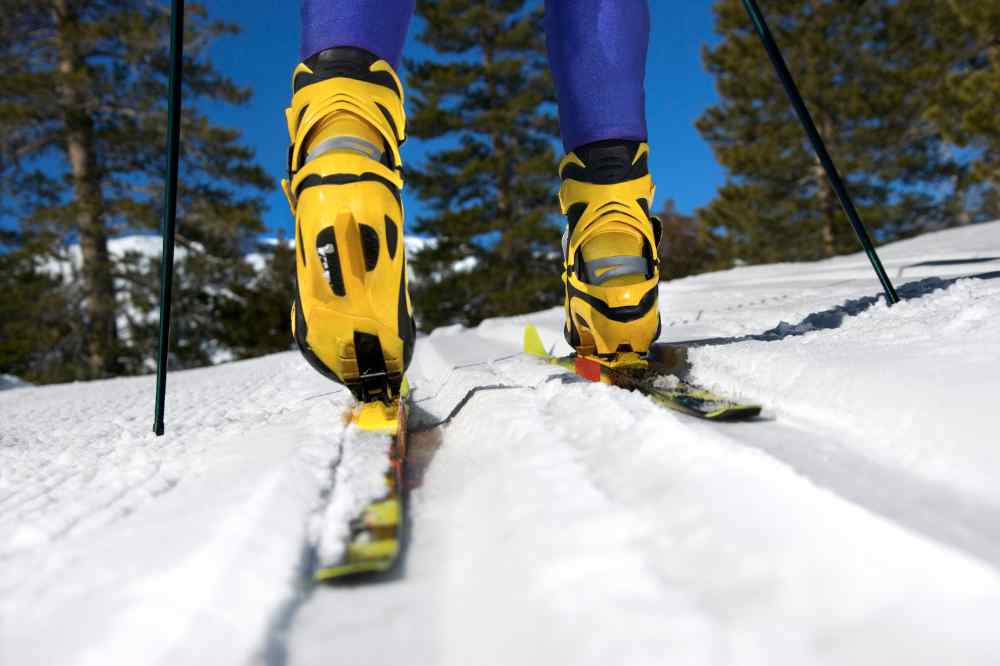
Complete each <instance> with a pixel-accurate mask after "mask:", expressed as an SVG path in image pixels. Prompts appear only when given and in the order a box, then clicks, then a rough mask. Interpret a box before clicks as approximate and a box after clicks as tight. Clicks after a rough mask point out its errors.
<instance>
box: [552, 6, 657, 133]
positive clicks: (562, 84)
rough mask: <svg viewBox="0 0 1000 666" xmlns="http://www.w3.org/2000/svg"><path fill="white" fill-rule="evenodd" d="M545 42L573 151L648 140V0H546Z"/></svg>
mask: <svg viewBox="0 0 1000 666" xmlns="http://www.w3.org/2000/svg"><path fill="white" fill-rule="evenodd" d="M545 43H546V47H547V49H548V54H549V66H550V67H551V69H552V76H553V78H554V79H555V84H556V93H557V95H558V98H559V125H560V130H561V132H562V140H563V147H564V148H565V149H566V151H567V152H569V151H572V150H575V149H577V148H579V147H580V146H583V145H585V144H588V143H592V142H594V141H601V140H604V139H629V140H633V141H645V140H646V108H645V106H646V99H645V98H646V94H645V89H644V81H643V79H644V78H645V74H646V51H647V49H648V47H649V6H648V4H647V0H545Z"/></svg>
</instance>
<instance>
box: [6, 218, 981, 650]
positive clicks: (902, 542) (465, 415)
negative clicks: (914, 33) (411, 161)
mask: <svg viewBox="0 0 1000 666" xmlns="http://www.w3.org/2000/svg"><path fill="white" fill-rule="evenodd" d="M881 254H882V256H883V259H884V260H885V263H886V268H887V270H888V272H889V274H890V276H891V277H892V278H893V279H894V280H895V281H896V283H897V287H898V289H899V291H900V294H901V295H902V296H903V297H904V300H903V302H901V303H900V304H898V305H896V306H893V307H891V308H889V307H887V306H886V305H885V303H884V301H883V300H881V298H880V296H879V287H878V283H877V282H876V281H875V280H874V278H873V277H872V274H871V270H870V268H869V267H868V265H867V260H866V258H865V257H864V255H862V254H858V255H852V256H848V257H838V258H834V259H830V260H826V261H821V262H815V263H800V264H776V265H770V266H747V267H740V268H736V269H733V270H730V271H723V272H719V273H713V274H708V275H702V276H696V277H693V278H688V279H684V280H678V281H676V282H672V283H670V284H666V285H664V286H663V287H662V288H661V289H662V290H661V302H660V303H661V305H660V307H661V310H662V315H663V335H662V337H661V340H663V341H667V342H672V343H675V344H684V345H687V346H689V347H690V351H689V359H690V361H691V364H692V368H691V370H692V373H693V376H694V378H695V379H696V380H697V381H699V382H701V383H704V384H706V385H709V386H711V387H713V388H715V389H717V390H719V391H723V392H726V393H729V394H733V395H737V396H740V397H743V398H745V399H748V400H755V401H759V402H760V403H761V404H763V406H764V417H763V418H762V419H761V420H759V421H756V422H752V423H739V424H712V423H706V422H701V421H697V420H694V419H691V418H689V417H685V416H683V415H678V414H675V413H672V412H668V411H665V410H663V409H661V408H659V407H657V406H655V405H653V404H651V403H650V402H649V401H647V400H646V399H644V398H642V397H641V396H638V395H635V394H630V393H627V392H625V391H622V390H620V389H616V388H613V387H608V386H604V385H599V384H590V383H586V382H582V381H576V380H575V379H574V378H572V377H568V376H566V375H565V374H564V373H562V372H561V371H560V370H559V369H558V368H555V367H553V366H547V365H544V364H541V363H540V362H538V361H537V360H534V359H531V358H527V357H525V356H524V355H522V354H520V353H518V352H519V349H520V344H521V334H522V330H523V326H524V324H525V323H526V322H529V321H530V322H532V323H535V324H537V325H538V326H539V328H540V330H541V333H542V337H543V340H544V342H545V343H546V344H547V345H552V346H554V348H555V349H556V351H557V352H559V353H562V352H565V351H567V348H566V346H565V343H564V342H563V341H562V336H561V326H562V313H561V311H560V309H558V308H554V309H552V310H548V311H545V312H540V313H535V314H533V315H529V316H522V317H511V318H505V319H496V320H490V321H486V322H484V323H483V324H481V325H480V326H478V327H476V328H472V329H468V328H463V327H461V326H453V327H448V328H445V329H439V330H437V331H435V332H434V333H433V334H431V335H429V336H424V337H421V338H420V339H419V341H418V344H417V352H416V356H415V359H414V364H413V367H412V369H411V372H410V381H411V385H412V387H413V395H412V397H413V409H412V414H411V427H412V428H413V429H414V434H413V435H412V436H411V441H410V447H411V469H410V473H411V474H410V475H411V478H413V479H414V480H415V483H417V487H416V488H414V490H413V491H412V492H411V494H410V497H409V503H408V511H409V517H410V523H411V529H410V530H409V533H408V538H407V540H406V542H405V544H404V545H405V548H404V557H403V561H402V565H401V566H400V568H399V569H398V570H397V571H395V572H393V573H391V574H389V575H387V576H385V577H382V578H378V579H376V580H371V581H368V582H367V583H351V584H340V585H333V586H325V585H324V586H314V585H312V584H310V582H309V580H308V572H309V569H310V567H311V566H312V565H313V564H314V563H315V562H316V561H320V560H332V559H336V557H337V556H338V555H339V553H340V552H341V549H342V548H343V539H344V536H345V535H346V534H347V522H348V520H349V518H350V516H351V515H352V514H353V513H355V512H356V511H357V510H358V508H359V507H360V506H363V505H364V503H365V502H366V501H367V500H368V499H370V498H371V497H372V496H374V495H375V494H377V493H378V492H379V489H380V488H381V487H382V483H383V481H382V474H383V473H384V470H385V458H384V455H383V451H384V450H385V447H386V446H387V442H386V441H385V439H384V438H380V437H377V436H372V435H366V434H364V433H360V432H358V431H357V430H356V429H355V428H353V427H351V426H347V425H345V420H344V415H345V413H346V412H347V411H348V410H349V408H350V406H351V399H350V397H349V395H348V394H347V393H346V391H345V390H344V389H342V388H340V387H337V386H335V385H332V384H330V383H329V382H327V381H326V380H324V379H323V378H322V377H320V376H319V375H317V374H316V373H315V372H313V371H312V370H311V369H309V368H308V366H307V365H306V364H305V362H304V361H303V360H302V359H301V358H300V357H299V356H298V355H297V354H294V353H290V354H278V355H274V356H269V357H265V358H260V359H255V360H252V361H242V362H237V363H230V364H226V365H223V366H218V367H213V368H204V369H200V370H193V371H187V372H179V373H176V374H172V375H171V376H170V380H169V384H168V394H167V410H168V411H167V435H166V436H165V437H162V438H156V437H154V436H153V435H152V433H151V432H150V425H151V415H150V411H151V408H152V399H153V378H152V377H138V378H129V379H118V380H108V381H101V382H90V383H78V384H66V385H59V386H48V387H31V386H25V387H21V388H19V389H18V390H16V391H2V392H0V562H2V565H0V663H4V664H7V663H11V664H55V663H58V664H91V663H95V664H96V663H100V664H102V665H106V664H118V663H121V664H135V663H142V664H202V663H255V664H329V663H364V664H382V663H385V664H389V663H414V664H440V665H452V664H469V663H474V664H549V663H567V664H587V665H589V664H601V665H602V666H606V665H607V664H609V663H613V664H619V663H620V664H662V663H671V664H732V663H740V664H795V665H800V664H817V665H826V664H857V665H866V664H887V663H906V664H934V665H937V664H941V663H960V664H994V663H996V660H997V657H996V655H997V654H998V653H1000V632H997V631H996V620H995V618H996V617H998V616H1000V490H998V489H997V486H996V484H995V482H994V481H993V479H995V478H996V477H997V475H998V473H1000V447H998V446H997V444H998V439H1000V438H998V437H997V434H996V433H997V432H998V429H997V427H996V426H995V425H994V423H993V420H992V418H991V417H992V415H993V409H994V402H995V393H996V389H995V387H996V386H997V385H998V384H1000V280H997V279H996V278H998V277H1000V222H994V223H991V224H986V225H977V226H972V227H963V228H960V229H954V230H947V231H943V232H939V233H935V234H929V235H926V236H923V237H920V238H915V239H911V240H908V241H904V242H900V243H896V244H893V245H890V246H887V247H884V248H881ZM466 398H468V399H467V401H466V402H465V403H464V406H463V407H461V409H459V410H458V411H457V412H456V411H455V409H456V406H457V405H459V404H461V403H462V401H463V399H466ZM449 416H451V419H450V421H449V422H448V423H447V425H444V426H437V427H434V424H435V423H437V422H438V421H440V420H442V419H446V418H447V417H449Z"/></svg>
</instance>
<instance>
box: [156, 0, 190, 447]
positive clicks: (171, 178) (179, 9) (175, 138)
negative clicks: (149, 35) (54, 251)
mask: <svg viewBox="0 0 1000 666" xmlns="http://www.w3.org/2000/svg"><path fill="white" fill-rule="evenodd" d="M183 59H184V0H171V5H170V82H169V88H170V99H169V102H168V104H167V169H166V181H167V182H166V187H165V189H164V194H163V221H162V224H161V227H160V233H161V234H162V235H163V252H162V254H161V256H160V341H159V345H158V347H159V348H158V350H157V355H156V414H155V416H154V417H153V432H155V433H156V434H157V435H162V434H163V402H164V398H165V394H166V390H167V353H168V351H169V347H170V298H171V294H172V292H173V280H174V226H175V225H174V223H175V220H176V217H177V160H178V156H179V155H178V153H179V148H180V145H179V144H180V135H181V77H182V76H183V75H184V70H183V66H182V63H183Z"/></svg>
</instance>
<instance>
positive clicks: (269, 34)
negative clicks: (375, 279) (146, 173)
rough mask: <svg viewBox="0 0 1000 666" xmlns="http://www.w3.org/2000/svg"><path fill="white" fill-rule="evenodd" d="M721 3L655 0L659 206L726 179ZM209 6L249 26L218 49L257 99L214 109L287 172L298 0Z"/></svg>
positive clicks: (233, 0)
mask: <svg viewBox="0 0 1000 666" xmlns="http://www.w3.org/2000/svg"><path fill="white" fill-rule="evenodd" d="M417 1H418V2H419V1H420V0H417ZM711 4H712V3H711V0H687V1H684V2H678V1H677V0H650V9H651V25H652V30H651V37H650V49H649V58H648V62H647V68H646V108H647V120H648V125H649V135H650V136H649V142H650V169H651V171H652V175H653V180H654V182H655V184H656V208H657V209H659V208H660V207H661V206H662V204H663V203H664V202H665V201H666V200H667V199H674V200H675V202H676V203H677V207H678V208H679V209H680V210H681V211H684V212H691V211H693V210H694V209H695V208H697V207H699V206H703V205H705V204H706V203H708V202H709V201H710V200H711V199H712V197H713V196H714V194H715V191H716V188H717V187H718V186H719V185H721V184H722V181H723V171H722V168H721V167H720V166H719V165H718V163H717V162H716V161H715V158H714V156H713V155H712V151H711V149H710V148H709V146H708V144H706V143H705V141H704V140H703V139H702V138H701V136H700V135H699V134H698V131H697V130H696V129H695V127H694V121H695V119H696V118H697V117H698V115H699V114H700V113H701V112H702V111H703V110H704V109H705V108H706V107H707V106H709V105H711V104H713V103H714V102H715V101H716V100H717V95H716V93H715V87H714V82H713V80H712V78H711V77H710V76H709V75H708V74H707V73H706V72H705V70H704V67H703V66H702V63H701V49H702V47H703V45H705V44H706V43H708V44H711V43H714V42H715V40H716V36H715V34H714V32H713V30H712V12H711ZM206 5H207V8H208V11H209V16H210V17H212V18H216V19H223V20H227V21H232V22H235V23H238V24H239V25H241V26H242V28H243V33H242V34H241V35H239V36H236V37H226V38H222V39H219V40H217V42H216V43H215V44H214V45H213V46H212V48H211V50H210V57H211V58H212V60H213V62H214V63H215V65H216V66H217V67H219V69H220V70H222V71H223V72H226V73H227V74H228V75H229V76H230V77H232V78H233V79H235V80H236V81H237V82H238V83H240V84H241V85H245V86H250V87H251V88H252V89H253V91H254V96H253V99H252V100H251V101H250V103H249V104H248V105H246V106H244V107H229V106H220V107H215V108H211V109H209V114H210V116H212V117H213V118H214V119H216V120H217V121H219V122H221V123H224V124H226V125H229V126H234V127H240V128H242V130H243V132H244V140H245V142H246V143H247V144H249V145H251V146H253V147H254V149H255V150H256V152H257V157H258V159H259V161H260V162H261V164H262V165H263V166H264V168H266V169H267V170H268V171H269V172H270V173H271V174H272V175H273V176H274V177H275V179H279V178H280V177H281V174H282V172H283V171H284V167H285V160H286V151H287V146H288V133H287V130H286V129H285V124H284V108H285V106H286V105H287V104H288V101H289V95H290V83H289V82H290V77H291V72H292V69H293V68H294V67H295V64H296V62H297V61H298V43H299V12H298V3H297V2H283V3H277V2H261V1H260V0H255V1H251V2H247V1H246V0H207V2H206ZM248 7H252V8H253V10H248ZM415 27H416V26H415V25H411V29H410V35H409V38H408V40H407V45H406V51H405V53H404V55H406V56H409V57H413V58H423V57H429V56H431V55H432V52H431V51H429V50H428V48H427V47H425V46H423V45H421V44H419V43H418V42H417V41H416V39H415V37H416V33H417V30H416V29H414V28H415ZM425 153H426V147H425V146H423V145H422V144H421V142H420V141H419V140H417V139H415V138H411V139H409V140H408V141H407V142H406V145H405V146H404V153H403V157H404V159H405V160H406V161H407V162H409V163H419V162H420V160H421V158H422V156H423V155H424V154H425ZM182 177H183V175H182ZM553 196H554V193H553ZM266 199H267V203H268V204H269V206H270V210H268V211H267V212H266V213H265V223H266V224H267V226H268V227H269V228H270V229H272V230H278V229H283V230H285V232H286V234H287V235H291V230H292V223H291V216H290V213H289V212H288V205H287V204H286V203H285V198H284V195H282V194H281V193H280V191H278V190H277V189H276V190H275V191H274V192H273V193H271V194H269V195H268V196H267V197H266ZM405 204H406V211H407V217H408V218H410V219H414V216H415V215H418V214H420V211H421V209H422V206H421V204H420V202H419V201H418V200H417V199H416V198H415V197H414V196H413V194H412V192H405Z"/></svg>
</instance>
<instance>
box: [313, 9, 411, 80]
mask: <svg viewBox="0 0 1000 666" xmlns="http://www.w3.org/2000/svg"><path fill="white" fill-rule="evenodd" d="M413 8H414V0H302V5H301V17H302V41H301V45H300V48H299V55H300V57H301V59H302V60H305V59H306V58H308V57H309V56H311V55H314V54H316V53H319V52H320V51H322V50H324V49H328V48H332V47H334V46H356V47H358V48H361V49H365V50H366V51H370V52H372V53H374V54H375V55H377V56H378V57H379V58H382V59H383V60H386V61H387V62H388V63H389V64H390V65H392V66H393V68H394V69H399V59H400V56H401V55H402V53H403V42H404V41H405V40H406V30H407V28H408V27H409V25H410V18H411V17H412V16H413Z"/></svg>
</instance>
